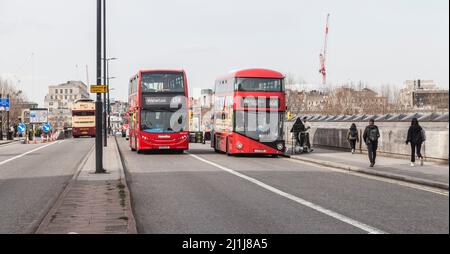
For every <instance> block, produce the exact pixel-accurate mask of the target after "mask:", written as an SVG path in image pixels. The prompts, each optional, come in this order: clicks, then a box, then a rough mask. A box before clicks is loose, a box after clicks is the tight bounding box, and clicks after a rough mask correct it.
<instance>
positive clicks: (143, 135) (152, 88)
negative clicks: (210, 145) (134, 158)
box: [128, 70, 189, 153]
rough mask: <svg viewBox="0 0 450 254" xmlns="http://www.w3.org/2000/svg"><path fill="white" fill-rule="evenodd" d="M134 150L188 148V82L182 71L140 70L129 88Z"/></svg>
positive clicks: (181, 150) (131, 137) (130, 131)
mask: <svg viewBox="0 0 450 254" xmlns="http://www.w3.org/2000/svg"><path fill="white" fill-rule="evenodd" d="M128 103H129V111H128V114H129V135H130V139H129V144H130V148H131V150H133V151H137V152H138V153H140V152H141V151H144V150H175V151H178V152H179V153H183V151H184V150H187V149H189V129H188V128H189V121H188V112H189V107H188V82H187V78H186V73H185V72H184V71H183V70H146V71H139V72H138V74H136V75H135V76H133V77H132V78H131V79H130V85H129V98H128Z"/></svg>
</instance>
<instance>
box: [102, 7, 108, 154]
mask: <svg viewBox="0 0 450 254" xmlns="http://www.w3.org/2000/svg"><path fill="white" fill-rule="evenodd" d="M106 62H107V60H106V0H103V82H104V85H107V83H108V80H107V76H106V73H107V70H106V69H107V63H106ZM107 113H108V110H107V101H106V93H104V94H103V133H104V141H103V145H104V146H105V147H106V146H108V131H107V124H106V114H107Z"/></svg>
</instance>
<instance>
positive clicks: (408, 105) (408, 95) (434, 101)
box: [397, 80, 449, 111]
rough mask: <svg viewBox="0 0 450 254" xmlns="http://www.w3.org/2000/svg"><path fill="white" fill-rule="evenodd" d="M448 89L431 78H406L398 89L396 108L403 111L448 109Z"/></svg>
mask: <svg viewBox="0 0 450 254" xmlns="http://www.w3.org/2000/svg"><path fill="white" fill-rule="evenodd" d="M448 103H449V91H448V90H442V89H438V88H437V86H436V84H435V83H434V82H433V81H432V80H407V81H405V83H404V88H403V89H401V90H400V95H399V98H398V102H397V104H398V108H399V109H401V110H404V111H411V110H413V111H417V110H421V111H448V109H449V107H448Z"/></svg>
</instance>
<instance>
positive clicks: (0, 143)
mask: <svg viewBox="0 0 450 254" xmlns="http://www.w3.org/2000/svg"><path fill="white" fill-rule="evenodd" d="M14 142H17V140H0V146H1V145H6V144H10V143H14Z"/></svg>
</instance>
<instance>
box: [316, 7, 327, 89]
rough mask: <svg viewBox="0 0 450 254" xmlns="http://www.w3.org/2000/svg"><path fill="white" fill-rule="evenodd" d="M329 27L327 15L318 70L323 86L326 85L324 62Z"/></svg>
mask: <svg viewBox="0 0 450 254" xmlns="http://www.w3.org/2000/svg"><path fill="white" fill-rule="evenodd" d="M329 25H330V14H328V15H327V24H326V28H325V43H324V45H323V49H322V53H320V70H319V73H320V74H322V83H323V84H324V85H326V84H327V67H326V60H327V48H328V32H329Z"/></svg>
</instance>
